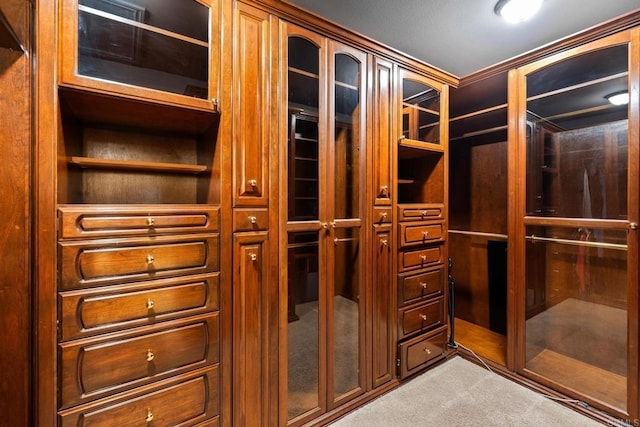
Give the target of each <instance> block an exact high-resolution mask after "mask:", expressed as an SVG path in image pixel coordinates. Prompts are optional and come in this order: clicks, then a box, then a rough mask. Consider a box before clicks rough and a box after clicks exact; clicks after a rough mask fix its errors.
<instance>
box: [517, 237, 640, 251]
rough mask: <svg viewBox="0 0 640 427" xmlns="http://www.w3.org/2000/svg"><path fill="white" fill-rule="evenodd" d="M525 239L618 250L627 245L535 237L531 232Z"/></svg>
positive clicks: (625, 247)
mask: <svg viewBox="0 0 640 427" xmlns="http://www.w3.org/2000/svg"><path fill="white" fill-rule="evenodd" d="M525 239H527V240H529V241H531V242H553V243H561V244H563V245H573V246H587V247H590V248H603V249H615V250H618V251H626V250H627V245H622V244H618V243H603V242H590V241H588V240H570V239H556V238H550V237H537V236H535V235H533V234H532V235H531V236H526V237H525Z"/></svg>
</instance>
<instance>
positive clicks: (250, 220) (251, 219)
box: [249, 216, 258, 224]
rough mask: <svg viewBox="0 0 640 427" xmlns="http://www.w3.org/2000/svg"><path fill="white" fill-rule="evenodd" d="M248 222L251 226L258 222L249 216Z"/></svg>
mask: <svg viewBox="0 0 640 427" xmlns="http://www.w3.org/2000/svg"><path fill="white" fill-rule="evenodd" d="M249 222H250V223H251V224H255V223H256V222H258V218H256V217H255V216H250V217H249Z"/></svg>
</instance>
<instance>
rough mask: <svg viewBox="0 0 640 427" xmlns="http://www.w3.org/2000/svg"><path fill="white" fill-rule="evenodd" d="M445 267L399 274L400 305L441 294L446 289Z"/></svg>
mask: <svg viewBox="0 0 640 427" xmlns="http://www.w3.org/2000/svg"><path fill="white" fill-rule="evenodd" d="M444 279H445V273H444V267H438V268H436V269H432V270H429V271H425V272H422V273H418V274H410V275H408V274H404V275H400V276H398V305H399V306H400V307H402V306H403V305H407V304H410V303H412V302H417V301H419V300H421V299H425V298H431V297H434V296H436V295H441V294H442V292H443V289H444Z"/></svg>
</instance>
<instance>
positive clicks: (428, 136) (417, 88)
mask: <svg viewBox="0 0 640 427" xmlns="http://www.w3.org/2000/svg"><path fill="white" fill-rule="evenodd" d="M402 136H404V137H405V138H407V139H413V140H416V141H423V142H430V143H434V144H439V143H440V92H438V91H437V90H436V89H434V88H432V87H431V86H429V85H427V84H425V83H423V82H419V81H415V80H411V79H408V78H405V79H403V80H402Z"/></svg>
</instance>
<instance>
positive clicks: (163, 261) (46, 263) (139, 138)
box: [36, 0, 228, 425]
mask: <svg viewBox="0 0 640 427" xmlns="http://www.w3.org/2000/svg"><path fill="white" fill-rule="evenodd" d="M58 7H59V9H58V12H59V13H58V14H51V15H49V16H56V15H57V16H59V22H58V25H59V30H60V33H59V34H60V37H59V43H60V45H59V49H56V48H54V49H51V52H58V51H59V52H60V55H59V56H58V57H57V58H53V59H51V60H50V58H49V57H47V56H46V55H43V61H42V63H41V64H39V65H41V66H42V67H43V68H42V71H41V74H40V80H39V81H40V82H41V83H40V84H41V86H40V87H43V86H46V85H47V84H51V83H46V77H47V76H49V77H52V76H54V75H56V74H55V73H54V71H53V70H54V66H55V67H57V69H58V70H59V73H58V76H59V78H58V80H57V81H56V82H54V83H53V85H54V86H53V87H54V89H55V92H54V93H55V95H53V100H52V105H53V109H51V110H47V109H42V110H39V113H40V114H41V115H40V116H39V120H40V123H41V124H42V123H43V122H44V121H45V120H51V121H52V122H54V123H57V124H58V126H57V132H55V133H53V134H51V139H50V140H49V141H43V140H42V139H39V141H38V144H40V147H41V148H42V151H40V156H41V157H40V159H39V162H38V163H37V165H38V170H37V173H38V179H39V186H38V188H39V189H50V190H51V192H50V193H48V194H44V193H40V194H39V195H38V197H39V198H38V200H37V209H38V212H37V216H38V218H40V219H41V220H42V221H39V222H38V223H37V236H38V237H37V240H36V241H37V249H36V251H37V252H39V253H46V252H47V251H50V250H51V248H52V246H49V242H50V241H51V240H50V239H52V238H53V236H54V235H55V236H56V238H55V241H53V242H52V243H53V245H54V246H55V251H54V252H49V253H50V255H51V256H49V257H43V258H41V259H40V262H41V263H42V264H43V265H42V266H39V267H38V269H37V270H36V271H37V273H36V274H37V277H36V280H37V283H38V288H37V289H38V293H37V307H38V314H37V318H38V319H39V321H40V322H44V321H45V320H46V319H47V317H49V318H53V319H54V321H55V325H56V327H55V328H54V329H52V330H51V332H52V334H51V335H49V334H47V333H46V331H47V329H46V328H43V329H42V330H41V332H42V333H41V334H39V335H38V341H37V344H36V345H37V354H38V355H39V357H40V358H42V359H43V360H42V362H40V364H41V367H43V368H45V369H42V370H41V371H40V374H41V375H43V377H44V378H43V379H39V380H38V387H37V390H38V393H39V395H40V396H41V398H39V399H37V401H38V403H39V404H40V405H41V406H39V408H38V409H39V410H40V411H42V413H41V416H40V417H39V419H38V420H37V421H38V423H39V424H42V425H54V424H56V423H57V424H58V425H78V424H79V423H81V422H82V423H96V424H102V425H105V424H109V425H116V424H117V425H136V424H137V425H140V424H145V423H147V424H148V423H154V424H174V425H187V424H188V425H195V424H207V425H212V424H213V425H217V424H218V423H219V416H220V414H221V412H222V409H221V408H222V404H221V397H220V396H221V394H222V393H221V376H222V368H221V349H220V348H221V341H222V339H221V323H222V321H223V320H222V318H221V317H222V316H221V314H220V309H221V298H220V296H221V286H223V283H224V282H225V280H228V279H224V278H223V275H221V273H220V271H221V262H220V259H221V255H220V252H221V251H220V245H221V243H220V232H221V227H220V223H221V221H220V189H221V179H220V175H221V174H220V165H221V151H222V148H221V145H220V144H218V139H217V132H218V126H219V104H218V75H219V70H218V65H219V56H217V55H218V49H219V39H220V36H219V17H220V15H221V3H219V2H217V1H215V0H213V1H200V2H198V1H186V2H181V3H180V6H179V7H176V6H175V5H173V6H172V7H167V5H165V4H160V3H157V2H155V3H154V2H145V1H142V0H140V1H128V2H126V3H125V2H114V1H102V0H79V1H75V0H63V1H60V2H58ZM185 22H189V25H185V24H184V23H185ZM46 29H52V30H55V28H51V27H48V26H43V28H42V30H41V31H42V32H41V33H39V37H41V38H43V39H44V38H48V39H50V40H54V42H53V43H54V44H55V40H57V39H56V37H54V35H55V33H53V34H48V35H47V34H45V31H46ZM41 43H42V45H41V46H40V47H44V44H45V43H46V42H45V41H44V40H43V41H42V42H41ZM44 50H45V51H46V49H44ZM48 60H50V62H48ZM47 65H50V66H52V68H47ZM48 99H49V98H47V97H46V96H45V97H43V98H42V102H46V101H47V100H48ZM41 129H42V128H41ZM44 135H45V133H44V132H42V131H41V132H39V133H38V136H39V137H40V138H42V137H43V136H44ZM47 156H49V157H47ZM50 168H53V169H50ZM50 170H51V171H52V172H51V177H52V178H53V179H52V180H51V181H47V180H46V179H47V178H48V176H47V174H48V173H49V171H50ZM51 208H53V209H54V211H50V210H49V209H51ZM51 218H55V223H54V224H52V223H51V222H49V219H51ZM53 271H54V272H55V274H53V275H50V274H49V273H50V272H53ZM224 321H225V322H227V320H226V319H225V320H224ZM53 340H55V341H54V342H52V341H53ZM51 344H53V346H52V345H51ZM49 375H51V377H50V378H54V379H55V380H54V381H52V382H50V380H48V379H47V377H48V376H49ZM49 387H51V388H49ZM176 394H180V395H181V396H182V397H183V398H182V399H180V400H179V401H176V400H175V395H176ZM51 399H53V400H51ZM49 402H50V406H47V404H49ZM44 411H47V414H45V413H44ZM50 414H54V415H53V416H51V415H50Z"/></svg>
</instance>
